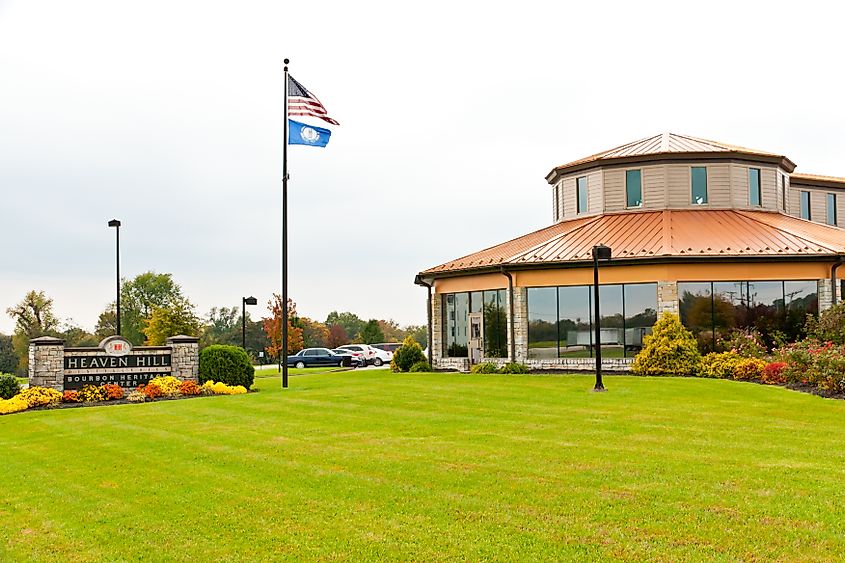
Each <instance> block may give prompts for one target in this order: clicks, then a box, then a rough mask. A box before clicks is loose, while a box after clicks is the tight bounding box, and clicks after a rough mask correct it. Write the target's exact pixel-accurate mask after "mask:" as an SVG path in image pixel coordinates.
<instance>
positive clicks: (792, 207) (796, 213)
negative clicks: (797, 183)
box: [786, 188, 803, 217]
mask: <svg viewBox="0 0 845 563" xmlns="http://www.w3.org/2000/svg"><path fill="white" fill-rule="evenodd" d="M802 191H803V190H800V189H798V188H795V189H791V188H788V189H787V190H786V199H787V202H786V209H787V213H788V214H789V215H792V216H793V217H800V216H801V192H802Z"/></svg>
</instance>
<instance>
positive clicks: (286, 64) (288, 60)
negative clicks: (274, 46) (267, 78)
mask: <svg viewBox="0 0 845 563" xmlns="http://www.w3.org/2000/svg"><path fill="white" fill-rule="evenodd" d="M288 64H290V59H285V72H287V71H288Z"/></svg>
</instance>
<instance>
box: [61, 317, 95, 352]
mask: <svg viewBox="0 0 845 563" xmlns="http://www.w3.org/2000/svg"><path fill="white" fill-rule="evenodd" d="M59 337H60V338H63V339H64V341H65V346H66V347H68V348H74V347H89V348H92V347H96V346H98V345H99V344H100V340H101V339H100V338H97V336H95V335H93V334H91V333H90V332H88V331H87V330H85V329H83V328H81V327H79V326H78V325H77V324H76V323H75V322H73V320H72V319H68V320H67V321H65V323H64V330H62V332H60V333H59Z"/></svg>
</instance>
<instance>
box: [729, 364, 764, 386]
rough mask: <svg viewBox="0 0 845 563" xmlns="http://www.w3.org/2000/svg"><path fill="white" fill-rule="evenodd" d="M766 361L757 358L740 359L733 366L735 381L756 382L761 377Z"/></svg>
mask: <svg viewBox="0 0 845 563" xmlns="http://www.w3.org/2000/svg"><path fill="white" fill-rule="evenodd" d="M764 369H766V361H765V360H761V359H759V358H742V359H741V360H740V361H739V362H737V364H736V365H735V366H734V371H733V376H734V379H736V380H737V381H758V380H760V379H761V378H762V377H763V370H764Z"/></svg>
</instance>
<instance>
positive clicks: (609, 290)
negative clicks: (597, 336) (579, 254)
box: [528, 283, 657, 359]
mask: <svg viewBox="0 0 845 563" xmlns="http://www.w3.org/2000/svg"><path fill="white" fill-rule="evenodd" d="M592 289H593V288H592V286H589V285H581V286H566V287H558V288H546V287H541V288H529V289H528V356H529V357H530V358H538V359H540V358H544V359H548V358H557V357H569V358H579V357H581V358H583V357H589V356H592V352H593V350H592V348H593V345H594V341H593V338H594V334H593V330H594V328H593V318H592V312H593V311H592V309H593V304H592V298H591V297H592ZM629 289H630V295H629V293H628V292H629ZM599 291H600V297H601V304H600V305H601V320H602V353H603V354H605V355H606V357H623V356H634V355H635V354H636V352H637V351H638V350H639V348H640V347H641V346H642V335H644V334H647V333H648V332H649V331H650V330H651V327H652V325H653V324H654V322H655V321H656V320H657V314H656V310H657V284H654V283H651V284H635V285H625V286H623V285H602V286H600V287H599ZM555 298H556V300H557V308H556V309H555V308H554V307H553V305H554V303H555ZM627 306H630V308H631V312H630V314H628V312H627V311H626V309H625V307H627ZM628 334H631V338H630V341H629V340H628ZM635 334H639V336H635Z"/></svg>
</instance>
